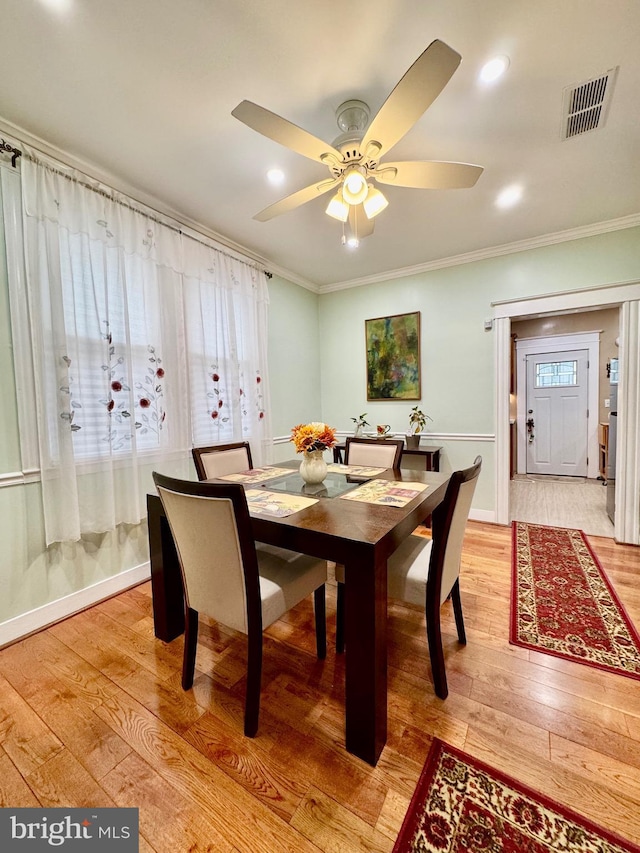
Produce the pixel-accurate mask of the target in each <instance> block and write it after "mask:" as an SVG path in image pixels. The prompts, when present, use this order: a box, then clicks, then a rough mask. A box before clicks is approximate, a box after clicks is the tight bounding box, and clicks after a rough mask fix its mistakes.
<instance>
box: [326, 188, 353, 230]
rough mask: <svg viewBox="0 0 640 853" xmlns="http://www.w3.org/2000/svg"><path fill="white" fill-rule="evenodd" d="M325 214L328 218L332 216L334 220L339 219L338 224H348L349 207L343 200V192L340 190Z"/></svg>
mask: <svg viewBox="0 0 640 853" xmlns="http://www.w3.org/2000/svg"><path fill="white" fill-rule="evenodd" d="M325 213H326V214H327V215H328V216H332V217H333V218H334V219H337V220H338V222H346V221H347V219H348V218H349V205H348V204H347V203H346V201H344V199H343V198H342V192H341V191H340V190H338V192H337V193H336V194H335V195H334V197H333V198H332V199H331V201H330V202H329V204H328V205H327V209H326V210H325Z"/></svg>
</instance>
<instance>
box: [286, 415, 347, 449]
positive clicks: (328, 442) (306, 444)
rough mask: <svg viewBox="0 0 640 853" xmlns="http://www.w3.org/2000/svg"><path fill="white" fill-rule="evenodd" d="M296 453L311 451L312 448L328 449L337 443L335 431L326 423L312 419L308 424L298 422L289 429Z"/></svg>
mask: <svg viewBox="0 0 640 853" xmlns="http://www.w3.org/2000/svg"><path fill="white" fill-rule="evenodd" d="M290 441H292V442H293V443H294V444H295V446H296V453H311V452H312V451H313V450H328V449H329V448H330V447H333V446H334V445H335V444H337V443H338V439H337V438H336V431H335V429H334V428H333V427H330V426H327V424H323V423H319V422H317V421H314V422H313V423H310V424H298V426H294V427H293V429H292V430H291V438H290Z"/></svg>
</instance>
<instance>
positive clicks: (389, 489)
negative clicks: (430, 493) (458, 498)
mask: <svg viewBox="0 0 640 853" xmlns="http://www.w3.org/2000/svg"><path fill="white" fill-rule="evenodd" d="M428 488H429V487H428V486H427V484H426V483H410V482H407V483H398V482H395V481H394V480H369V482H368V483H363V484H362V485H361V486H358V488H357V489H354V490H353V491H352V492H347V494H346V495H340V497H341V498H342V499H343V500H346V501H362V502H363V503H368V504H381V505H382V506H406V505H407V504H408V503H410V502H411V501H412V500H413V499H414V498H417V497H418V495H419V494H420V493H421V492H424V490H425V489H428Z"/></svg>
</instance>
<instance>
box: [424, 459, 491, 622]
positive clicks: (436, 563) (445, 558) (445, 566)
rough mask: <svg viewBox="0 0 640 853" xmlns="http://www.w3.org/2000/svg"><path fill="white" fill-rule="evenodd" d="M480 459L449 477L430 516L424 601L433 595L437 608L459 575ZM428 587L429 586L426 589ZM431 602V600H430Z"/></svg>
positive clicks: (480, 464) (478, 474)
mask: <svg viewBox="0 0 640 853" xmlns="http://www.w3.org/2000/svg"><path fill="white" fill-rule="evenodd" d="M481 467H482V457H481V456H477V457H476V459H475V461H474V463H473V465H471V467H469V468H465V469H464V470H463V471H454V473H453V474H452V475H451V479H450V481H449V485H448V486H447V492H446V495H445V498H444V500H443V502H442V503H441V504H440V506H439V507H438V508H437V509H436V510H435V511H434V513H433V546H432V551H431V562H430V565H429V575H428V578H427V599H429V598H430V593H431V595H432V596H433V595H436V593H438V587H439V594H437V596H436V599H435V600H436V601H437V602H438V606H439V605H441V604H442V603H443V602H444V601H445V599H446V598H447V596H448V595H449V593H450V592H451V589H452V587H453V585H454V584H455V582H456V580H457V579H458V575H459V574H460V558H461V555H462V543H463V540H464V531H465V527H466V525H467V520H468V518H469V511H470V509H471V502H472V500H473V494H474V492H475V489H476V483H477V482H478V477H479V476H480V469H481ZM430 586H433V588H432V589H430ZM431 600H433V598H432V599H431Z"/></svg>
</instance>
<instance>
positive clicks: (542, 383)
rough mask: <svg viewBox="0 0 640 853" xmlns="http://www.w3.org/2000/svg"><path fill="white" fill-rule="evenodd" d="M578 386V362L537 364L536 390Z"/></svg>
mask: <svg viewBox="0 0 640 853" xmlns="http://www.w3.org/2000/svg"><path fill="white" fill-rule="evenodd" d="M577 384H578V362H577V361H547V362H539V363H538V364H536V388H554V387H559V386H566V385H577Z"/></svg>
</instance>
